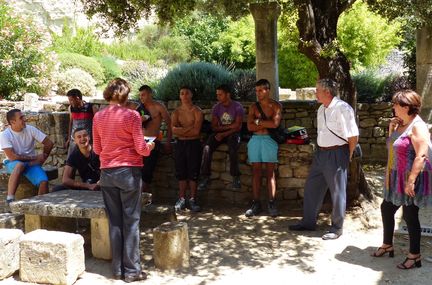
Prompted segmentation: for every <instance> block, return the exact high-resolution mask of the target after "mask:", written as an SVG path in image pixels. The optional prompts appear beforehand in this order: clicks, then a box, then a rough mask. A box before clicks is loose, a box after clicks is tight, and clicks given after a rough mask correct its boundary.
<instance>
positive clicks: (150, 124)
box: [136, 85, 172, 192]
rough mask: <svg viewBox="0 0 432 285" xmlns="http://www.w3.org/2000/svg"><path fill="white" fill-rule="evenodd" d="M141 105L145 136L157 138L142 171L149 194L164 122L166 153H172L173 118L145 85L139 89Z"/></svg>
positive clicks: (146, 157)
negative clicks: (154, 98) (165, 127)
mask: <svg viewBox="0 0 432 285" xmlns="http://www.w3.org/2000/svg"><path fill="white" fill-rule="evenodd" d="M139 94H140V101H141V103H140V104H139V105H138V107H137V109H136V110H137V111H138V113H139V114H140V116H141V120H142V127H143V131H144V135H145V136H147V137H156V140H155V141H154V142H155V148H154V150H153V151H152V152H151V153H150V155H149V156H144V157H143V162H144V167H143V170H142V180H143V184H142V191H143V192H149V190H150V189H149V184H150V183H151V181H152V179H153V172H154V169H155V167H156V163H157V160H158V157H159V152H160V150H161V147H162V142H161V139H162V138H161V136H160V128H161V125H162V121H164V122H165V124H166V126H167V137H166V142H165V143H164V144H163V149H164V152H165V153H171V151H172V148H171V139H172V130H171V118H170V115H169V113H168V110H167V108H166V107H165V106H164V105H163V104H162V103H160V102H157V101H154V100H153V90H152V89H151V87H150V86H148V85H143V86H141V87H140V89H139Z"/></svg>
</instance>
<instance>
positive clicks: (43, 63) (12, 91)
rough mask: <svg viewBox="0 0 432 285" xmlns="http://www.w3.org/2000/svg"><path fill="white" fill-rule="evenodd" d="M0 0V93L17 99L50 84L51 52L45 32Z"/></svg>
mask: <svg viewBox="0 0 432 285" xmlns="http://www.w3.org/2000/svg"><path fill="white" fill-rule="evenodd" d="M38 27H39V26H37V25H35V23H33V22H32V21H31V20H30V19H25V18H22V17H20V16H18V15H16V14H15V12H14V11H13V10H12V9H11V8H10V7H9V6H8V5H7V4H6V3H5V1H3V0H1V1H0V46H1V48H0V96H1V97H3V98H5V99H12V100H21V99H22V95H23V94H24V93H25V92H36V93H38V94H39V95H42V96H43V95H46V94H47V93H48V91H49V90H50V88H51V80H50V78H51V77H50V74H51V72H52V70H53V69H54V54H53V53H49V52H48V49H47V47H48V45H49V34H46V33H44V32H43V31H42V30H39V29H38Z"/></svg>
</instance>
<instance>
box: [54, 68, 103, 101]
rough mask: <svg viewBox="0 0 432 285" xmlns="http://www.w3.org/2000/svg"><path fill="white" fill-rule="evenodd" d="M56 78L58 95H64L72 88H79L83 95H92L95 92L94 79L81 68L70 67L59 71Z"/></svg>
mask: <svg viewBox="0 0 432 285" xmlns="http://www.w3.org/2000/svg"><path fill="white" fill-rule="evenodd" d="M56 79H57V80H56V81H57V87H58V90H57V93H58V94H59V95H66V92H68V91H69V90H70V89H73V88H77V89H79V90H81V92H82V94H83V95H84V96H94V95H95V93H96V81H95V80H94V79H93V77H92V76H91V75H90V74H89V73H88V72H86V71H84V70H82V69H79V68H72V69H68V70H66V71H64V72H60V73H59V74H58V75H57V78H56Z"/></svg>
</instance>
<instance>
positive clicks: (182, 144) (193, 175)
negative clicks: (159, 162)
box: [174, 139, 202, 181]
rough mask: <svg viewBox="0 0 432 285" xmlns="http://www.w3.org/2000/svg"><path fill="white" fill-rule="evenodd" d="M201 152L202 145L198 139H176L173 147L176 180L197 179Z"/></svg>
mask: <svg viewBox="0 0 432 285" xmlns="http://www.w3.org/2000/svg"><path fill="white" fill-rule="evenodd" d="M201 153H202V145H201V141H200V140H199V139H195V140H177V143H176V145H175V148H174V161H175V170H176V177H177V179H178V180H192V181H197V180H198V176H199V171H200V167H201Z"/></svg>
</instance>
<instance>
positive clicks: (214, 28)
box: [172, 13, 229, 63]
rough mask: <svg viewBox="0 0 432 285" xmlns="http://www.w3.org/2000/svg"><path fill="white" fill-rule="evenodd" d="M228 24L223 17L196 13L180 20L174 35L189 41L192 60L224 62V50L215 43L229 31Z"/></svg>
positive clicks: (174, 28) (174, 29) (174, 27)
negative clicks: (222, 34)
mask: <svg viewBox="0 0 432 285" xmlns="http://www.w3.org/2000/svg"><path fill="white" fill-rule="evenodd" d="M228 23H229V22H228V20H226V19H224V18H222V17H217V16H212V15H209V14H203V13H195V14H192V15H191V16H188V17H184V18H182V19H180V20H178V21H177V22H176V24H175V26H173V31H172V33H173V34H174V35H179V36H184V37H186V38H187V39H188V41H189V42H190V46H191V56H192V59H195V60H200V61H207V62H213V63H214V62H223V54H224V48H223V47H221V46H219V45H215V43H216V42H217V41H218V40H219V35H220V34H221V33H222V32H224V31H226V30H227V28H228Z"/></svg>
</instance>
